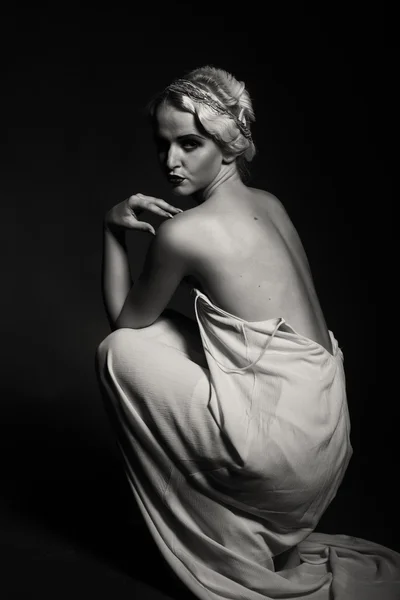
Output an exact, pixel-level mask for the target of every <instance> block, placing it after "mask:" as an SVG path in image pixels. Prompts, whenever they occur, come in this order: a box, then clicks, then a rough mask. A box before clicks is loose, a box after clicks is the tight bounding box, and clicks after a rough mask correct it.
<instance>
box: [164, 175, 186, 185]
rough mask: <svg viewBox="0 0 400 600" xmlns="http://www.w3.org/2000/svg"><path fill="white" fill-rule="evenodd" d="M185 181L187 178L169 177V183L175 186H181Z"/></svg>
mask: <svg viewBox="0 0 400 600" xmlns="http://www.w3.org/2000/svg"><path fill="white" fill-rule="evenodd" d="M185 179H186V178H185V177H180V175H168V181H170V182H171V183H172V184H173V185H179V184H180V183H182V181H185Z"/></svg>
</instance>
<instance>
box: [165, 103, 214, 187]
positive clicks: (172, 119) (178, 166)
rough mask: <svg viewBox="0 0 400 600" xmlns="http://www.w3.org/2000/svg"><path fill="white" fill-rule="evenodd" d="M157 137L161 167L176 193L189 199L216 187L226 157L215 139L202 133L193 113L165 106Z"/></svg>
mask: <svg viewBox="0 0 400 600" xmlns="http://www.w3.org/2000/svg"><path fill="white" fill-rule="evenodd" d="M154 134H155V135H154V138H155V142H156V146H157V152H158V157H159V160H160V163H161V166H162V168H163V170H164V171H165V173H166V176H167V178H168V180H169V181H170V183H171V185H172V186H173V188H174V192H175V194H178V195H180V196H188V195H191V194H195V193H196V192H201V191H202V190H204V189H206V188H207V187H208V186H210V185H211V184H212V182H213V181H214V180H215V178H216V177H217V176H218V173H219V172H220V170H221V165H222V161H223V155H222V152H221V149H220V148H219V146H218V145H217V144H216V143H215V142H214V140H213V139H211V138H210V137H207V136H206V135H205V134H204V133H203V132H200V131H199V129H198V128H197V126H196V121H195V118H194V116H193V115H192V114H191V113H189V112H185V111H181V110H178V109H177V108H174V107H173V106H171V105H169V104H161V105H160V106H159V107H158V109H157V111H156V114H155V131H154Z"/></svg>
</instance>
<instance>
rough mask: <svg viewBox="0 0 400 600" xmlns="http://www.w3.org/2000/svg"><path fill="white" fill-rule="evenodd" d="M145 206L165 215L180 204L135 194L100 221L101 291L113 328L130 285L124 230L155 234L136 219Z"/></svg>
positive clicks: (175, 210) (149, 227)
mask: <svg viewBox="0 0 400 600" xmlns="http://www.w3.org/2000/svg"><path fill="white" fill-rule="evenodd" d="M146 210H147V211H149V212H152V213H154V214H156V215H158V216H161V217H164V218H166V217H173V216H174V215H176V214H178V213H180V212H182V210H181V209H180V208H176V207H175V206H172V205H171V204H169V203H168V202H165V201H164V200H161V199H160V198H155V197H153V196H145V195H144V194H134V195H133V196H130V197H129V198H127V199H126V200H124V201H123V202H120V203H119V204H116V205H115V206H113V207H112V208H111V210H109V211H108V212H107V213H106V215H105V218H104V221H103V260H102V292H103V303H104V307H105V309H106V313H107V318H108V321H109V324H110V327H111V329H112V330H113V331H114V329H116V322H117V319H118V317H119V316H120V314H121V311H122V309H123V307H124V304H125V302H126V300H127V297H128V294H129V292H130V290H131V289H132V286H133V282H132V277H131V272H130V268H129V260H128V251H127V245H126V237H125V236H126V232H127V231H132V230H136V231H138V230H139V231H148V232H150V233H152V234H153V235H156V232H155V230H154V227H153V226H152V225H150V223H147V222H145V221H140V220H138V217H139V216H140V215H141V213H142V212H144V211H146Z"/></svg>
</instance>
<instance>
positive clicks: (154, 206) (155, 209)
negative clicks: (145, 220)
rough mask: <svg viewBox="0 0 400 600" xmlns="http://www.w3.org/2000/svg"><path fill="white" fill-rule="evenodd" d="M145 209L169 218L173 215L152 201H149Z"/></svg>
mask: <svg viewBox="0 0 400 600" xmlns="http://www.w3.org/2000/svg"><path fill="white" fill-rule="evenodd" d="M147 210H150V211H151V212H153V213H155V214H156V215H161V216H162V217H169V218H171V219H172V218H173V217H174V215H173V214H171V213H169V212H168V211H166V210H164V209H162V208H160V207H159V206H157V204H154V203H150V204H149V205H148V207H147Z"/></svg>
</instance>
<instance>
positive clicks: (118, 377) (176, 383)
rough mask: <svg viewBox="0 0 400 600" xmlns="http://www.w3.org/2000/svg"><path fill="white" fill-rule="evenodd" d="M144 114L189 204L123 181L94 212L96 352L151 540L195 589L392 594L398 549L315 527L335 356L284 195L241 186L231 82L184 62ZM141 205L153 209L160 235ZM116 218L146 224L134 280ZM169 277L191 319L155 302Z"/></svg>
mask: <svg viewBox="0 0 400 600" xmlns="http://www.w3.org/2000/svg"><path fill="white" fill-rule="evenodd" d="M150 117H151V121H152V124H153V131H154V139H155V143H156V145H157V149H158V156H159V159H160V163H161V166H162V168H163V170H164V172H165V175H166V177H167V178H168V179H169V181H170V183H171V185H172V187H173V190H174V192H175V194H176V195H177V196H180V197H181V198H185V197H189V196H191V197H192V198H194V200H195V202H196V205H195V207H194V208H191V209H190V210H186V211H183V212H182V211H180V210H179V209H178V208H176V207H174V206H172V205H171V204H169V203H167V202H165V201H164V200H161V199H158V198H153V197H150V196H145V195H143V194H135V195H133V196H131V197H130V198H128V199H127V200H125V201H123V202H121V203H119V204H117V205H116V206H114V207H113V208H112V209H111V210H110V211H109V212H108V213H107V215H106V218H105V228H104V255H103V256H104V261H103V294H104V302H105V307H106V310H107V315H108V318H109V320H110V325H111V327H112V329H113V330H114V331H113V333H111V334H110V335H109V336H107V337H106V339H105V340H103V341H102V343H101V344H100V346H99V348H98V350H97V355H96V359H97V362H96V365H97V373H98V378H99V384H100V386H101V389H102V391H103V394H104V398H105V401H106V406H107V408H108V409H109V414H110V418H111V419H112V420H113V423H114V426H115V430H116V432H117V435H118V440H119V443H120V447H121V451H122V454H123V457H124V460H125V465H126V472H127V476H128V479H129V482H130V484H131V487H132V491H133V494H134V496H135V498H136V500H137V502H138V505H139V507H140V510H141V512H142V515H143V518H144V520H145V522H146V524H147V526H148V528H149V530H150V532H151V533H152V535H153V537H154V540H155V542H156V543H157V545H158V548H159V549H160V550H161V552H162V554H163V556H164V557H165V559H166V561H167V563H168V564H169V565H170V567H171V568H172V569H173V571H174V572H175V573H176V575H177V576H178V577H179V579H180V580H181V581H182V582H183V584H184V585H185V586H187V588H188V589H190V590H191V591H192V592H193V593H194V594H195V596H197V597H198V598H204V599H205V598H207V599H217V598H231V599H239V598H246V600H253V599H254V600H255V599H261V598H264V599H265V598H292V599H293V598H312V599H313V600H314V599H321V600H328V598H341V599H342V598H346V599H347V598H349V599H350V598H351V599H353V598H360V600H361V599H363V600H364V599H368V598H377V597H378V596H379V598H380V599H383V598H388V599H389V598H393V599H394V598H400V575H399V571H400V556H399V555H398V554H396V553H395V552H391V551H390V550H388V549H385V548H383V547H382V546H379V545H377V544H373V543H370V542H365V541H363V540H357V539H355V538H349V537H347V536H339V535H338V536H328V535H323V534H313V533H312V532H313V530H314V528H315V527H316V525H317V523H318V521H319V519H320V517H321V516H322V514H323V512H324V511H325V509H326V508H327V506H328V505H329V503H330V502H331V500H332V499H333V497H334V496H335V494H336V491H337V489H338V487H339V485H340V483H341V481H342V479H343V476H344V473H345V470H346V468H347V465H348V462H349V460H350V457H351V454H352V449H351V444H350V439H349V430H350V424H349V414H348V409H347V400H346V392H345V374H344V368H343V355H342V352H341V350H340V349H339V346H338V343H337V341H336V339H335V337H334V335H333V333H332V332H330V331H329V330H328V329H327V326H326V323H325V319H324V316H323V313H322V310H321V307H320V304H319V301H318V297H317V294H316V291H315V288H314V285H313V281H312V276H311V273H310V269H309V265H308V262H307V258H306V255H305V252H304V249H303V247H302V244H301V241H300V239H299V237H298V235H297V233H296V231H295V229H294V227H293V225H292V223H291V221H290V219H289V217H288V215H287V214H286V212H285V210H284V208H283V206H282V205H281V203H280V202H279V201H278V200H277V198H275V197H274V196H272V195H271V194H269V193H267V192H265V191H262V190H257V189H253V188H250V187H248V186H247V185H246V184H245V181H244V177H245V173H246V164H247V163H248V162H250V161H251V160H252V158H253V156H254V154H255V147H254V143H253V140H252V135H251V131H250V125H251V123H252V122H253V121H254V113H253V108H252V103H251V100H250V97H249V95H248V92H247V91H246V89H245V85H244V84H243V83H242V82H239V81H237V80H236V79H235V78H234V77H233V76H232V75H231V74H229V73H227V72H226V71H223V70H221V69H216V68H212V67H204V68H200V69H196V70H194V71H192V72H191V73H189V74H188V75H187V76H186V77H185V78H184V79H178V80H176V81H174V82H173V83H172V84H171V85H170V86H168V87H167V88H166V89H165V90H164V91H163V92H162V93H161V94H160V95H159V96H157V97H156V98H155V99H154V101H153V102H152V103H151V106H150ZM146 210H147V211H149V212H153V213H155V214H157V215H161V216H163V217H165V221H164V222H163V223H162V224H161V225H160V227H159V228H158V231H157V233H156V232H155V231H154V229H153V228H152V226H151V225H150V224H149V223H146V221H145V220H143V221H142V220H139V219H138V216H139V215H141V214H143V212H144V211H146ZM129 229H133V230H134V229H137V230H148V231H150V232H151V233H152V234H153V235H155V237H154V239H153V240H152V242H151V244H150V247H149V250H148V253H147V256H146V260H145V264H144V267H143V272H142V273H141V275H140V277H139V278H138V279H137V281H135V282H134V283H132V281H131V277H130V271H129V265H128V259H127V251H126V244H125V232H126V231H127V230H129ZM183 281H186V282H188V283H189V284H190V285H191V286H192V292H193V294H194V311H195V312H194V314H195V320H194V321H192V320H190V319H188V318H187V317H185V316H183V315H179V314H177V313H175V312H174V311H171V310H169V309H167V305H168V303H169V301H170V300H171V298H172V295H173V294H174V292H175V290H176V289H177V287H178V285H179V284H180V283H181V282H183ZM377 573H379V574H377Z"/></svg>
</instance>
